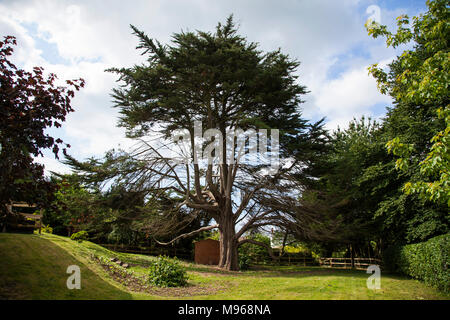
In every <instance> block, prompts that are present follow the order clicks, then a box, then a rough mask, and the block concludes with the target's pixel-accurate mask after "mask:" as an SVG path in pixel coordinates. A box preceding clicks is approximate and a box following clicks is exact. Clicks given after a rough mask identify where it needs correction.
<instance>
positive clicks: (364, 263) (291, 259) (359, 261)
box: [255, 255, 383, 270]
mask: <svg viewBox="0 0 450 320" xmlns="http://www.w3.org/2000/svg"><path fill="white" fill-rule="evenodd" d="M255 264H257V265H261V264H268V265H289V266H291V265H297V266H305V267H306V266H321V267H326V268H336V269H352V268H353V269H356V270H367V267H368V266H370V265H379V266H380V267H381V266H382V264H383V263H382V261H381V260H380V259H375V258H354V259H353V265H352V258H317V259H316V258H311V257H302V256H296V255H286V256H281V257H280V258H278V259H277V260H262V261H258V260H256V261H255Z"/></svg>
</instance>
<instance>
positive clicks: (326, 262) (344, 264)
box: [319, 258, 383, 270]
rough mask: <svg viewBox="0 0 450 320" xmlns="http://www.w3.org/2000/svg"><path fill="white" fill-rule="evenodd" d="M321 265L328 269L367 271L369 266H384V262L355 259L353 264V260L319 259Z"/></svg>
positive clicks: (372, 259) (371, 259) (370, 259)
mask: <svg viewBox="0 0 450 320" xmlns="http://www.w3.org/2000/svg"><path fill="white" fill-rule="evenodd" d="M319 264H320V266H322V267H328V268H336V269H352V267H353V268H354V269H357V270H367V267H368V266H370V265H378V266H382V264H383V262H382V261H381V260H380V259H375V258H353V262H352V258H319ZM352 265H353V266H352Z"/></svg>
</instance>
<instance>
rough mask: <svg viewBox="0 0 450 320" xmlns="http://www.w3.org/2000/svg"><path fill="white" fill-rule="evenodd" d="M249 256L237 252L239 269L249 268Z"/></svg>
mask: <svg viewBox="0 0 450 320" xmlns="http://www.w3.org/2000/svg"><path fill="white" fill-rule="evenodd" d="M250 263H251V258H250V256H249V255H247V254H246V253H239V270H248V269H249V268H250Z"/></svg>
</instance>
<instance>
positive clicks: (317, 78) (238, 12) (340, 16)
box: [0, 0, 416, 168]
mask: <svg viewBox="0 0 450 320" xmlns="http://www.w3.org/2000/svg"><path fill="white" fill-rule="evenodd" d="M372 3H373V1H371V0H346V1H345V0H344V1H331V0H330V1H326V0H318V1H282V2H279V1H273V2H261V1H257V0H248V1H240V0H229V1H214V2H212V1H206V0H191V1H185V0H173V1H163V0H154V1H133V2H132V4H130V3H128V2H126V1H119V0H114V1H108V2H105V1H71V0H63V1H51V0H17V1H4V2H2V3H0V12H2V15H0V34H2V35H6V34H13V35H16V36H17V38H18V47H17V50H16V53H17V55H16V56H15V58H16V59H17V62H18V63H19V64H20V65H22V66H23V67H24V68H26V69H30V68H31V67H33V66H36V65H40V66H43V67H44V68H45V69H46V71H48V72H53V73H55V74H57V75H58V77H59V79H61V80H64V79H72V78H79V77H82V78H84V79H85V80H86V87H85V88H84V89H82V90H81V91H80V92H77V93H76V97H75V99H74V100H73V104H72V105H73V107H74V109H75V110H76V111H75V112H74V113H72V114H70V115H69V116H68V118H67V121H66V123H65V124H64V126H63V128H62V130H59V131H55V132H54V133H55V135H57V136H61V137H62V138H63V140H64V141H65V142H67V143H70V144H71V145H72V148H71V149H70V151H69V152H70V153H71V154H72V155H74V156H76V157H79V158H86V157H88V156H92V155H95V156H99V155H101V154H103V153H104V151H106V150H108V149H110V148H113V147H115V146H117V145H118V143H120V144H121V145H122V146H123V147H125V148H126V147H127V146H129V145H130V144H131V142H129V141H127V140H126V139H125V138H124V130H123V129H122V128H117V127H116V123H117V116H118V112H117V110H115V109H113V108H112V107H111V106H112V102H111V97H110V93H111V89H112V88H113V87H115V86H116V85H117V84H116V83H115V80H116V79H117V77H116V76H115V75H113V74H109V73H105V72H104V69H106V68H109V67H127V66H131V65H133V64H134V63H140V62H142V61H144V59H145V58H144V57H142V56H140V52H138V51H137V50H136V49H135V47H136V45H137V39H136V37H135V36H133V35H131V29H130V28H129V24H133V25H136V26H137V27H138V28H139V29H141V30H144V31H145V32H146V33H147V34H148V35H149V36H150V37H152V38H156V39H158V40H160V41H161V42H162V43H168V42H169V41H170V37H171V35H172V34H173V33H174V32H179V31H181V30H185V31H186V30H191V31H195V30H210V31H213V30H214V27H215V26H216V24H217V22H218V21H224V20H225V18H226V17H227V16H228V15H229V14H231V13H233V14H234V17H235V19H236V20H237V21H238V23H239V25H240V34H242V35H244V36H246V37H247V39H248V41H253V42H258V43H259V44H260V47H261V49H262V50H265V51H267V50H275V49H277V48H279V47H281V49H282V51H283V52H285V53H288V54H289V55H290V56H291V57H293V58H296V59H298V60H299V61H301V63H302V64H301V66H300V69H299V71H298V73H299V76H300V80H299V81H300V83H301V84H303V85H306V86H307V88H308V90H310V91H311V93H309V94H308V95H307V96H306V97H305V98H304V99H306V101H307V102H306V103H305V104H304V115H305V116H306V117H309V118H320V117H323V116H327V119H328V121H329V122H328V124H327V127H328V128H335V127H336V126H337V125H344V126H345V125H346V123H347V122H348V121H349V120H351V118H352V117H353V116H360V115H363V114H371V113H372V110H371V107H373V106H374V105H376V104H377V103H386V104H388V103H389V99H388V98H387V97H385V96H382V95H381V94H379V93H378V91H377V89H376V85H375V81H374V80H373V79H372V78H371V77H370V76H369V75H368V74H367V69H366V68H367V66H368V65H370V64H372V63H375V62H378V61H381V60H384V59H388V58H390V57H392V56H393V50H391V49H387V48H386V47H385V45H384V42H383V40H382V39H376V40H374V39H371V38H370V37H369V36H368V35H367V32H366V30H365V28H364V22H365V20H366V19H367V17H368V16H367V14H366V12H365V8H366V7H367V6H369V5H370V4H372ZM410 10H413V11H414V10H416V8H410ZM402 12H404V10H403V9H395V10H386V9H385V8H382V11H381V20H382V23H388V22H390V21H393V20H394V19H393V17H395V16H397V15H398V14H400V13H402ZM30 26H33V28H35V29H36V30H35V31H36V32H37V33H36V32H34V33H33V32H31V31H30ZM38 43H39V44H40V45H39V44H38ZM46 45H48V48H47V47H46ZM52 45H53V46H54V47H55V48H56V51H57V52H56V54H59V55H60V56H61V57H63V58H64V61H66V62H67V63H55V62H54V61H51V59H50V58H49V57H48V55H49V52H48V50H49V48H50V46H52ZM361 51H364V55H362V54H361ZM336 66H339V68H340V72H339V74H331V75H330V74H329V73H330V70H331V71H332V70H333V68H335V67H336ZM52 133H53V131H52ZM45 161H46V164H47V165H48V166H49V167H54V168H60V167H59V164H56V163H55V162H54V161H51V160H45Z"/></svg>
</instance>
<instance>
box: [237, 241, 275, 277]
mask: <svg viewBox="0 0 450 320" xmlns="http://www.w3.org/2000/svg"><path fill="white" fill-rule="evenodd" d="M250 238H251V239H253V240H257V241H260V242H263V243H265V244H266V245H269V246H270V238H269V237H267V236H265V235H263V234H260V233H254V234H252V235H250ZM271 260H272V258H271V257H270V255H269V253H268V252H267V249H266V248H264V247H261V246H258V245H255V244H252V243H244V244H243V245H241V246H240V247H239V264H242V265H243V266H244V268H245V267H247V269H248V267H249V265H250V264H253V263H265V262H269V261H271Z"/></svg>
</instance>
